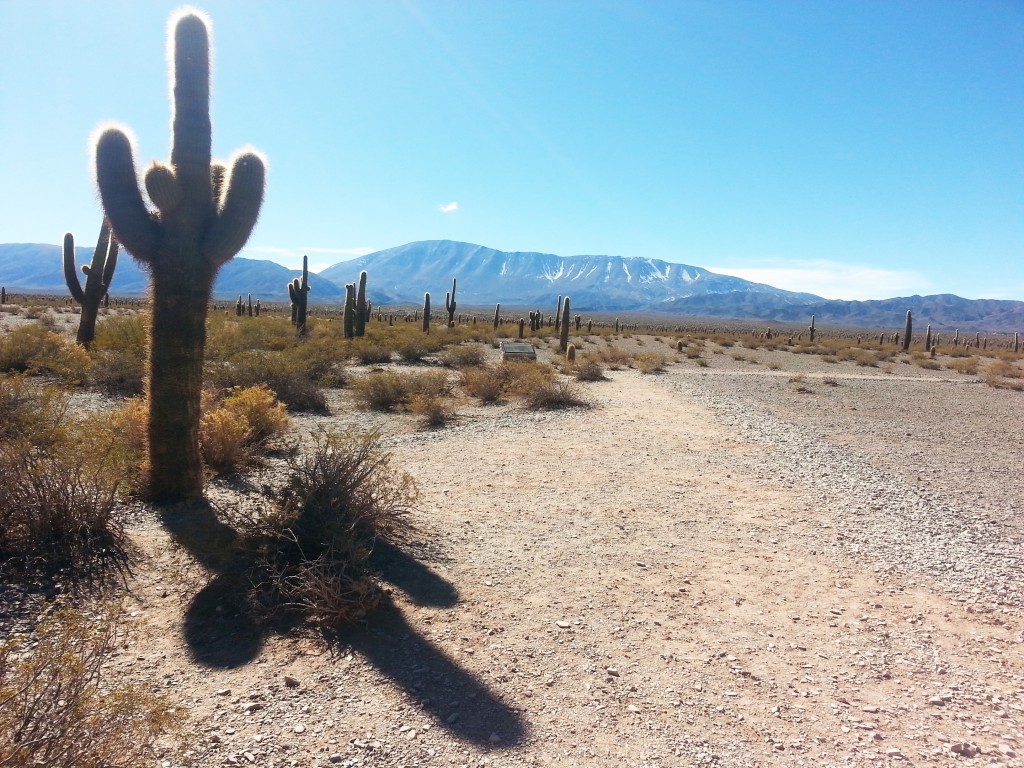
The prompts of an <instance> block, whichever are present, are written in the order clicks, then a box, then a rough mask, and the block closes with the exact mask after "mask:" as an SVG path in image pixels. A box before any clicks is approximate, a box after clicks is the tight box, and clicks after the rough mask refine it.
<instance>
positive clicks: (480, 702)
mask: <svg viewBox="0 0 1024 768" xmlns="http://www.w3.org/2000/svg"><path fill="white" fill-rule="evenodd" d="M328 640H329V642H330V643H331V644H332V645H333V646H334V647H335V649H336V650H350V651H353V652H356V653H358V654H360V655H361V656H363V657H364V658H366V659H367V661H369V662H370V663H371V664H372V665H373V666H374V668H375V669H376V670H377V671H378V672H379V673H381V674H382V675H384V676H385V677H387V678H388V679H389V680H391V682H392V683H393V684H394V685H397V686H398V687H400V688H401V689H402V690H404V691H405V693H406V694H407V695H408V696H409V698H410V699H412V700H413V701H415V702H416V703H417V705H418V706H419V707H420V708H421V709H422V710H424V711H425V712H426V713H427V714H429V715H430V716H431V719H432V720H433V721H434V722H435V723H436V724H437V727H440V728H444V729H445V730H447V731H449V732H451V733H452V735H454V736H456V737H457V738H459V739H462V740H464V741H468V742H471V743H474V744H477V745H479V746H483V747H488V748H492V749H510V748H513V747H515V746H517V745H519V744H521V743H523V741H524V740H525V739H526V736H527V727H526V723H525V721H524V719H523V717H522V715H521V714H520V712H519V711H518V710H517V709H516V708H515V707H513V706H512V705H510V704H509V703H507V702H505V701H503V700H502V698H501V697H500V696H499V695H498V694H497V693H496V692H495V691H493V690H492V689H491V688H489V687H488V686H487V685H486V684H485V683H484V682H483V681H482V680H480V679H479V678H477V677H476V676H475V675H474V674H472V673H471V672H468V671H467V670H465V669H463V668H462V667H461V666H459V664H458V663H457V662H456V661H455V660H454V659H452V658H451V657H450V656H448V655H447V654H446V653H445V652H444V651H442V650H441V649H440V648H438V647H437V646H436V645H434V644H433V643H432V642H431V641H430V640H429V639H427V638H425V637H423V636H422V635H421V634H419V633H418V632H417V631H416V629H414V628H413V627H411V626H410V625H409V623H408V622H407V621H406V619H405V616H404V615H403V614H402V612H401V610H399V608H398V607H397V606H396V605H395V604H394V603H393V602H391V601H390V600H389V601H387V602H386V603H385V604H384V605H382V606H381V607H380V608H379V609H378V610H377V611H376V612H375V613H374V614H373V615H372V616H370V617H369V619H368V620H367V622H366V623H365V624H364V625H361V626H358V627H350V628H347V629H345V630H342V631H340V632H338V633H336V634H335V635H333V636H332V637H329V638H328Z"/></svg>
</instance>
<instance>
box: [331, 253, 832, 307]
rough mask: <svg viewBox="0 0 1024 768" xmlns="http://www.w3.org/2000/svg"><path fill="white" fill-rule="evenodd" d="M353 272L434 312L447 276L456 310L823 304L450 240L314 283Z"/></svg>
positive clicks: (682, 274) (337, 271)
mask: <svg viewBox="0 0 1024 768" xmlns="http://www.w3.org/2000/svg"><path fill="white" fill-rule="evenodd" d="M360 270H366V272H367V274H368V276H369V283H368V286H369V287H368V292H369V293H370V294H371V295H372V296H373V297H375V301H377V302H381V301H383V302H384V303H419V302H421V301H422V300H423V293H424V292H426V291H429V292H430V295H431V298H432V299H433V300H434V302H435V306H443V299H444V295H445V292H446V291H450V290H451V286H452V278H453V277H455V278H458V288H457V291H456V299H457V301H459V302H460V303H462V305H463V306H474V305H475V306H486V305H489V304H494V303H496V302H500V303H502V304H507V305H517V306H534V305H536V306H538V307H542V308H544V309H545V310H546V309H547V308H548V305H550V304H552V303H553V300H554V299H556V298H557V296H558V295H563V296H565V295H569V296H571V297H572V306H573V309H574V310H579V311H581V312H583V311H590V312H597V311H616V312H621V311H629V310H644V311H661V310H664V309H668V308H669V307H670V306H671V304H672V302H674V301H678V300H680V299H685V298H688V297H691V296H722V297H725V296H728V295H730V294H732V295H735V294H748V293H757V294H765V295H766V296H771V297H772V298H773V301H774V303H775V304H778V305H789V304H792V305H804V304H810V303H813V302H819V301H824V299H822V298H821V297H820V296H814V295H812V294H809V293H794V292H792V291H783V290H780V289H778V288H772V287H771V286H769V285H762V284H760V283H751V282H749V281H747V280H741V279H740V278H738V277H730V276H727V275H719V274H716V273H714V272H709V271H708V270H706V269H703V268H701V267H692V266H688V265H685V264H670V263H668V262H666V261H659V260H658V259H644V258H635V257H634V258H626V257H623V256H555V255H554V254H550V253H523V252H516V253H506V252H504V251H496V250H494V249H493V248H485V247H484V246H482V245H473V244H471V243H458V242H452V241H450V240H425V241H421V242H416V243H408V244H407V245H401V246H398V247H397V248H388V249H387V250H384V251H377V252H376V253H371V254H368V255H366V256H362V257H360V258H358V259H353V260H352V261H345V262H341V263H340V264H335V265H334V266H332V267H328V268H327V269H325V270H323V271H322V272H321V273H320V277H325V278H327V279H328V280H331V281H332V282H335V283H339V284H343V283H350V282H353V281H354V280H356V279H357V278H358V276H359V272H360Z"/></svg>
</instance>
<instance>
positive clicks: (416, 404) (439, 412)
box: [409, 394, 455, 429]
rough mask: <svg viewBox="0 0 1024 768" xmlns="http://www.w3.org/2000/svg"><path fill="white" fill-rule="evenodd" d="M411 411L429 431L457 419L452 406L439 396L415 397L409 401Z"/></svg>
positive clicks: (419, 395) (420, 395)
mask: <svg viewBox="0 0 1024 768" xmlns="http://www.w3.org/2000/svg"><path fill="white" fill-rule="evenodd" d="M409 410H410V411H412V412H413V413H415V414H416V415H417V416H419V417H420V420H421V423H422V424H423V426H424V427H427V428H428V429H438V428H440V427H443V426H444V425H445V424H447V423H448V422H449V421H451V420H452V419H453V418H455V411H454V410H453V409H452V407H451V405H450V404H449V403H448V402H447V401H445V399H444V398H442V397H438V396H437V395H423V394H416V395H413V396H412V398H411V399H410V401H409Z"/></svg>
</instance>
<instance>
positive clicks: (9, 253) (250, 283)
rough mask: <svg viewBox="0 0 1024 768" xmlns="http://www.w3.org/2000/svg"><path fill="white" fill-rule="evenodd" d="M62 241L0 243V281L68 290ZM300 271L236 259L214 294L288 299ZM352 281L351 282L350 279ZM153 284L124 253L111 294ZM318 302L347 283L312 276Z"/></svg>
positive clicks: (89, 249)
mask: <svg viewBox="0 0 1024 768" xmlns="http://www.w3.org/2000/svg"><path fill="white" fill-rule="evenodd" d="M94 249H95V246H92V245H90V246H78V247H76V248H75V256H76V259H75V260H76V262H77V263H78V265H79V266H81V265H82V264H88V263H90V262H91V261H92V254H93V250H94ZM62 259H63V257H62V255H61V247H60V246H59V245H46V244H38V243H8V244H0V285H3V286H4V287H5V288H7V290H8V291H33V292H37V293H57V294H66V293H67V292H68V289H67V286H66V285H65V284H64V272H63V268H62V266H61V265H62V263H63V260H62ZM301 275H302V272H301V270H296V269H288V268H287V267H282V266H281V265H280V264H276V263H275V262H273V261H262V260H257V259H243V258H234V259H232V260H231V261H229V262H228V263H227V264H225V265H224V266H223V267H221V270H220V272H218V273H217V282H216V283H214V286H213V294H214V298H217V299H221V300H225V299H236V298H238V296H239V294H241V295H243V296H245V295H246V294H250V293H251V294H252V297H253V299H262V300H263V301H288V288H287V285H288V283H289V282H291V280H292V279H293V278H296V277H300V276H301ZM350 282H351V281H350ZM148 285H149V276H148V275H147V274H146V272H145V271H144V270H143V268H142V267H140V266H139V263H138V262H137V261H135V259H133V258H132V257H131V256H130V255H128V254H126V253H124V252H123V251H122V252H121V254H120V256H118V259H117V270H116V271H115V272H114V282H113V286H112V290H111V293H112V294H114V295H116V296H142V295H143V294H145V293H146V288H147V286H148ZM310 285H311V286H312V288H313V290H312V293H311V294H310V297H311V298H310V300H311V301H314V302H330V303H333V302H338V301H343V300H344V298H345V288H344V286H342V287H340V288H339V287H338V286H337V285H335V284H334V283H332V282H330V281H329V280H324V279H320V278H318V279H317V280H316V281H315V282H314V281H313V279H312V278H311V279H310Z"/></svg>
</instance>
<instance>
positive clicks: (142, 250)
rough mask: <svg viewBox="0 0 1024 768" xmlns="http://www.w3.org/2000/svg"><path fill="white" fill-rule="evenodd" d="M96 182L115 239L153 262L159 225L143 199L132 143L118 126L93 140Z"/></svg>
mask: <svg viewBox="0 0 1024 768" xmlns="http://www.w3.org/2000/svg"><path fill="white" fill-rule="evenodd" d="M96 185H97V186H98V187H99V190H100V200H101V201H102V203H103V210H104V212H105V213H106V214H107V218H109V219H110V226H111V227H112V228H113V230H114V233H115V234H116V236H117V239H118V241H119V242H120V243H121V244H122V245H124V247H125V248H127V249H128V250H129V251H130V252H131V254H132V255H133V256H135V258H137V259H139V260H140V261H147V262H148V261H152V259H153V255H154V253H155V252H156V248H157V243H158V242H159V239H160V231H159V227H158V225H157V223H156V221H154V220H153V217H152V216H150V213H149V210H148V209H147V208H146V204H145V203H144V202H143V201H142V193H141V192H140V191H139V182H138V179H137V177H136V174H135V159H134V158H133V157H132V146H131V142H130V141H129V139H128V136H127V135H125V133H124V132H123V131H120V130H118V129H117V128H108V129H107V130H105V131H104V132H103V133H101V134H100V137H99V139H97V141H96Z"/></svg>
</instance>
